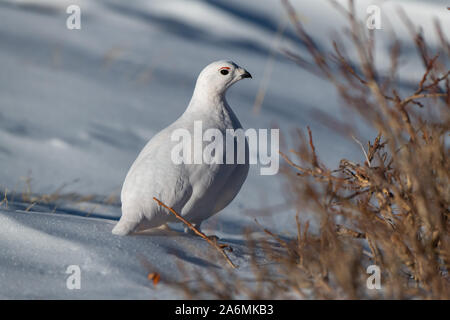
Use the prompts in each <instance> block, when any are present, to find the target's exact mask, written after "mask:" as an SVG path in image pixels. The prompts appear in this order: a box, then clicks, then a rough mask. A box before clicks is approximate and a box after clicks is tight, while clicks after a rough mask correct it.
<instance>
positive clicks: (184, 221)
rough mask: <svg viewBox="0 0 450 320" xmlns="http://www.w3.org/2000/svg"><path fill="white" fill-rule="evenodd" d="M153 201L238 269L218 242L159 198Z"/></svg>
mask: <svg viewBox="0 0 450 320" xmlns="http://www.w3.org/2000/svg"><path fill="white" fill-rule="evenodd" d="M153 200H155V201H156V202H158V204H159V205H160V206H163V207H164V208H166V209H167V210H169V211H170V212H172V213H173V214H174V215H175V217H177V219H178V220H180V221H181V222H183V223H184V224H185V225H187V226H188V228H189V229H191V230H192V231H194V232H195V233H196V234H197V235H198V236H200V237H201V238H203V239H204V240H206V241H207V242H208V243H209V244H210V245H211V246H213V247H214V248H215V249H217V250H218V251H219V252H220V253H221V254H222V255H223V256H224V258H225V260H227V262H228V264H229V265H230V266H231V267H232V268H233V269H236V265H235V264H234V263H233V262H232V261H231V260H230V258H228V256H227V254H226V253H225V251H224V249H223V248H221V247H220V246H218V245H217V243H216V242H214V241H212V240H211V239H210V238H208V236H207V235H206V234H204V233H203V232H201V231H200V230H198V229H197V228H196V227H194V225H193V224H192V223H190V222H189V221H187V220H186V219H184V218H183V217H182V216H180V215H179V214H178V213H177V212H176V211H175V210H173V209H172V208H170V207H168V206H167V205H165V204H164V203H163V202H161V201H160V200H158V199H157V198H155V197H153Z"/></svg>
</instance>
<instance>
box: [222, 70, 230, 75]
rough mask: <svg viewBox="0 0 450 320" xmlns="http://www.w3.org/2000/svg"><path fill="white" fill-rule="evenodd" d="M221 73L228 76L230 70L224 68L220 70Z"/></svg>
mask: <svg viewBox="0 0 450 320" xmlns="http://www.w3.org/2000/svg"><path fill="white" fill-rule="evenodd" d="M220 73H221V74H223V75H224V76H226V75H227V74H228V73H229V71H228V70H226V69H222V70H220Z"/></svg>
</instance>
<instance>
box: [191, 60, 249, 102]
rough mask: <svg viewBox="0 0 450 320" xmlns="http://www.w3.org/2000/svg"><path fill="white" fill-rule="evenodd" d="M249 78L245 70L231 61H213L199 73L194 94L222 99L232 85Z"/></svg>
mask: <svg viewBox="0 0 450 320" xmlns="http://www.w3.org/2000/svg"><path fill="white" fill-rule="evenodd" d="M251 77H252V76H251V74H250V73H249V72H248V71H247V70H245V69H244V68H241V67H240V66H238V65H237V64H236V63H234V62H232V61H227V60H220V61H215V62H213V63H211V64H209V65H207V66H206V67H205V68H204V69H203V70H202V72H200V75H199V76H198V79H197V84H196V86H195V93H194V94H198V95H207V96H209V97H223V95H224V94H225V92H226V91H227V89H228V88H229V87H231V86H232V85H233V84H234V83H236V82H237V81H239V80H242V79H244V78H251Z"/></svg>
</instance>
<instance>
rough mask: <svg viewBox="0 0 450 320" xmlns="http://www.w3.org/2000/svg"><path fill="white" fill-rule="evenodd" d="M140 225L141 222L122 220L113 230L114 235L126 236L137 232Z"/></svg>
mask: <svg viewBox="0 0 450 320" xmlns="http://www.w3.org/2000/svg"><path fill="white" fill-rule="evenodd" d="M138 225H139V221H132V220H125V219H120V221H119V222H118V223H117V224H116V226H115V227H114V228H113V229H112V233H113V234H115V235H118V236H126V235H128V234H130V233H132V232H133V231H134V230H136V228H137V226H138Z"/></svg>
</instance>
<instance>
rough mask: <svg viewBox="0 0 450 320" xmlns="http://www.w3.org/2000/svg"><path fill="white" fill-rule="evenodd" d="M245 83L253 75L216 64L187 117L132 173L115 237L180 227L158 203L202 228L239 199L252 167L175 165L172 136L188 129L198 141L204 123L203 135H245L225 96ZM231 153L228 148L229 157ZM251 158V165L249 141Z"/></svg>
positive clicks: (205, 74) (153, 143)
mask: <svg viewBox="0 0 450 320" xmlns="http://www.w3.org/2000/svg"><path fill="white" fill-rule="evenodd" d="M244 78H251V75H250V73H248V72H247V71H246V70H245V69H243V68H241V67H239V66H238V65H236V64H235V63H234V62H231V61H225V60H221V61H216V62H213V63H211V64H209V65H208V66H206V67H205V68H204V69H203V70H202V72H201V73H200V75H199V76H198V79H197V83H196V85H195V89H194V93H193V95H192V98H191V101H190V103H189V105H188V107H187V109H186V110H185V112H184V113H183V114H182V115H181V116H180V117H179V118H178V119H177V120H176V121H175V122H174V123H172V124H171V125H170V126H168V127H167V128H165V129H163V130H162V131H161V132H159V133H158V134H156V135H155V136H154V137H153V138H152V139H151V140H150V141H149V142H148V143H147V145H146V146H145V147H144V149H143V150H142V151H141V153H140V154H139V156H138V157H137V159H136V160H135V161H134V163H133V165H132V166H131V168H130V170H129V171H128V174H127V176H126V178H125V181H124V184H123V187H122V193H121V201H122V216H121V218H120V221H119V222H118V223H117V225H116V226H115V227H114V229H113V230H112V232H113V233H114V234H116V235H127V234H130V233H132V232H133V231H140V230H143V229H148V228H156V227H159V226H162V225H165V224H166V223H167V222H173V221H176V218H175V217H174V216H173V214H172V213H170V212H168V211H167V210H166V209H165V208H163V207H161V206H160V205H158V203H156V202H155V201H154V200H153V197H156V198H158V199H159V200H161V201H162V202H163V203H164V204H166V205H167V206H169V207H171V208H173V209H174V210H175V211H176V212H178V213H179V214H180V215H181V216H182V217H183V218H185V219H186V220H188V221H189V222H191V223H193V224H194V225H196V227H197V228H199V227H200V224H201V223H202V221H203V220H205V219H207V218H209V217H210V216H212V215H214V214H215V213H217V212H219V211H221V210H222V209H223V208H225V207H226V206H227V205H228V204H229V203H230V202H231V201H232V200H233V199H234V197H235V196H236V195H237V194H238V192H239V190H240V189H241V187H242V185H243V183H244V181H245V179H246V178H247V174H248V170H249V165H248V161H245V163H244V164H239V163H238V162H236V161H235V162H234V163H233V164H229V163H228V162H226V161H224V163H223V164H220V163H217V164H216V163H212V164H207V163H202V164H185V163H182V164H175V163H174V161H172V158H171V154H172V149H173V148H174V146H175V145H176V144H177V142H176V141H172V139H171V135H172V132H173V131H174V130H176V129H186V130H188V131H189V133H190V134H191V136H194V122H197V123H198V121H201V124H202V129H203V132H204V131H205V130H207V129H211V128H212V129H218V130H219V131H220V132H221V133H222V134H223V137H225V135H226V130H227V129H234V130H237V129H241V128H242V126H241V124H240V122H239V120H238V119H237V117H236V115H235V114H234V113H233V111H232V110H231V108H230V106H229V105H228V103H227V101H226V99H225V93H226V91H227V89H228V88H229V87H230V86H231V85H232V84H234V83H235V82H237V81H239V80H241V79H244ZM202 134H203V133H202ZM192 140H193V139H192ZM224 141H225V138H224ZM178 143H179V142H178ZM234 143H236V141H235V142H234ZM224 145H225V143H224ZM204 146H205V142H203V147H204ZM233 148H236V145H235V146H234V147H233ZM225 149H226V146H224V153H223V154H224V157H225V154H226V150H225ZM202 150H203V149H202ZM245 153H246V156H245V157H246V159H248V145H247V141H245Z"/></svg>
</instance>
